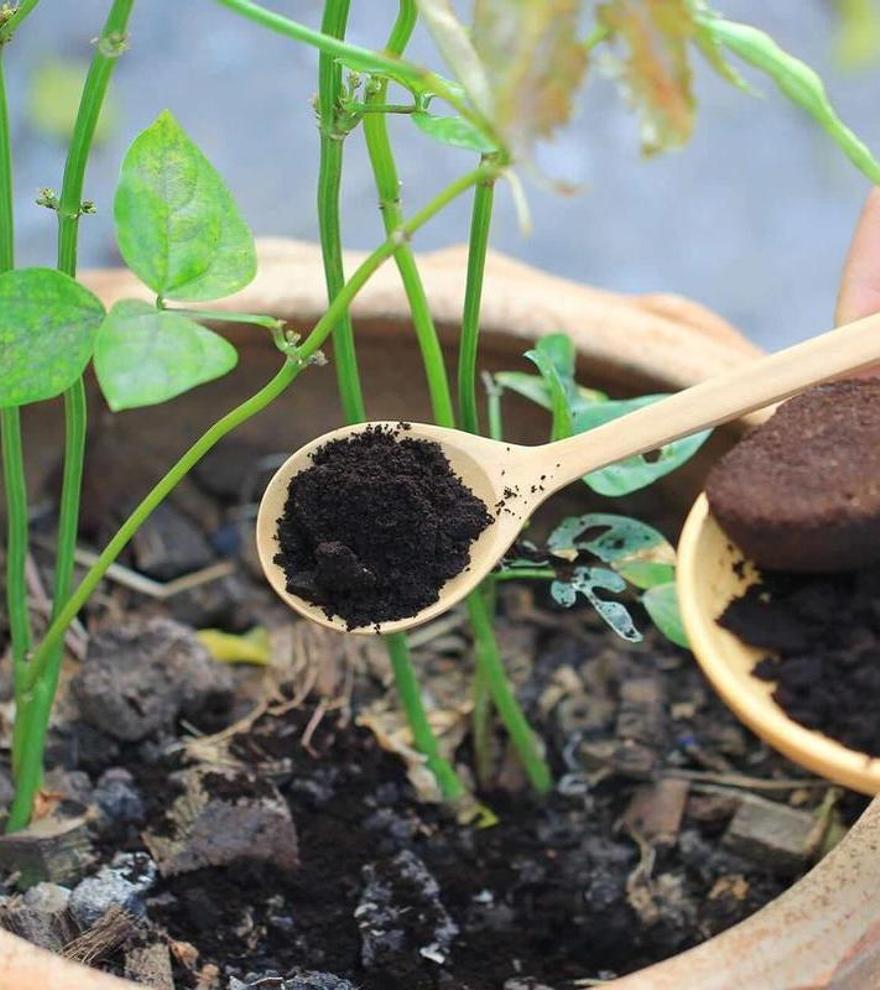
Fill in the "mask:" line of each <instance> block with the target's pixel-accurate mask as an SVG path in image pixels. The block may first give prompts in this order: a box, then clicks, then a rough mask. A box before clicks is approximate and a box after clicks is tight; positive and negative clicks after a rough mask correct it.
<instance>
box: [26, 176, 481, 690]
mask: <svg viewBox="0 0 880 990" xmlns="http://www.w3.org/2000/svg"><path fill="white" fill-rule="evenodd" d="M485 175H486V167H484V166H481V167H480V168H478V169H474V171H472V172H468V173H467V174H466V175H463V176H461V177H460V178H458V179H456V180H455V181H454V182H452V183H451V184H450V185H448V186H447V187H446V188H445V189H444V190H443V191H442V192H441V193H439V194H438V195H437V196H435V197H434V199H433V200H431V202H430V203H428V205H427V206H425V207H423V208H422V209H421V210H420V211H419V212H418V213H416V214H415V215H414V216H413V217H411V218H410V219H409V220H407V221H406V223H404V224H403V226H402V227H401V228H400V229H399V230H396V231H394V233H393V234H392V235H391V236H390V237H389V238H388V239H387V240H386V241H385V242H384V243H383V244H381V245H380V246H379V247H378V248H376V250H375V251H373V252H372V254H370V255H369V256H368V257H367V258H366V259H365V260H364V261H363V262H362V263H361V265H360V266H359V267H358V269H357V270H356V271H355V272H354V274H353V275H352V277H351V278H350V279H349V280H348V282H346V284H345V288H344V289H343V290H342V292H340V293H339V295H338V296H337V297H336V298H335V299H334V300H333V302H332V303H331V305H330V307H329V308H328V310H327V312H326V313H325V314H324V315H323V316H322V317H321V319H320V320H318V322H317V323H316V324H315V327H314V329H313V330H312V332H311V333H310V334H309V336H308V337H307V338H306V340H305V341H304V342H303V344H302V346H301V347H300V348H299V350H298V352H297V360H293V359H291V360H288V361H287V362H285V364H284V366H283V367H282V369H281V370H280V371H279V372H278V374H277V375H275V377H274V378H273V379H272V380H271V381H270V382H269V383H268V384H267V385H266V386H264V387H263V388H262V389H261V390H260V391H259V392H257V393H256V394H255V395H252V396H251V397H250V398H249V399H247V400H246V401H245V402H243V403H242V404H241V405H239V406H236V408H235V409H233V410H232V411H231V412H229V413H227V414H226V415H225V416H224V417H223V418H222V419H220V420H218V421H217V422H216V423H215V424H214V425H213V426H212V427H210V429H208V430H207V431H206V432H205V433H204V434H202V436H201V437H200V438H199V439H198V440H197V441H196V442H195V443H194V444H193V445H192V446H191V447H190V448H189V450H187V451H186V453H185V454H183V456H182V457H181V458H180V460H178V461H177V463H176V464H175V465H174V466H173V467H172V468H171V470H170V471H168V473H167V474H166V475H165V476H164V477H163V478H162V479H161V481H159V482H158V483H157V484H156V485H155V486H154V487H153V488H152V490H151V491H150V492H149V494H147V496H146V497H145V498H144V499H143V500H142V501H141V503H140V504H139V505H138V506H137V508H136V509H135V510H134V512H132V514H131V515H130V516H129V517H128V519H127V520H126V521H125V522H124V523H123V524H122V527H121V528H120V530H119V531H118V532H117V534H116V535H115V536H114V537H113V539H112V540H111V541H110V543H108V545H107V547H106V548H105V549H104V551H103V553H102V554H101V555H100V556H99V558H98V560H97V561H96V562H95V563H94V564H93V565H92V567H91V568H90V569H89V570H88V572H87V573H86V575H85V577H84V578H83V580H82V581H81V582H80V584H79V586H78V587H77V588H76V590H75V591H74V592H73V594H72V595H71V596H70V598H69V599H68V600H67V602H66V604H65V605H64V607H63V608H62V610H61V612H60V613H59V614H58V616H57V617H56V618H55V619H54V620H53V621H52V624H51V625H50V626H49V629H48V630H47V631H46V634H45V636H44V637H43V640H42V642H41V643H40V645H39V647H38V648H37V649H36V651H35V652H34V654H33V658H32V660H31V663H30V665H29V666H28V684H27V687H28V688H32V687H33V685H34V684H35V683H36V682H37V681H39V680H40V678H41V676H42V675H43V673H44V670H45V665H46V662H47V659H48V657H49V656H50V654H51V651H52V650H53V649H54V648H55V647H56V646H57V645H58V643H59V642H60V641H61V638H62V637H63V636H64V633H65V631H66V629H67V627H68V626H69V625H70V623H71V622H72V621H73V619H74V618H75V616H76V614H77V612H78V611H79V610H80V609H81V608H82V607H83V605H85V603H86V601H88V598H89V596H90V595H91V593H92V592H93V591H94V590H95V588H96V587H97V586H98V584H99V582H100V581H101V579H102V578H103V576H104V574H105V573H106V572H107V568H108V567H109V566H110V565H111V564H112V563H113V561H114V560H115V559H116V557H117V556H118V555H119V553H120V552H121V551H122V550H123V549H124V547H125V546H126V544H127V543H128V541H129V540H130V539H131V537H132V536H133V535H134V533H135V532H136V531H137V529H138V527H139V526H140V525H141V524H142V523H143V521H144V520H145V519H146V518H147V517H148V516H149V515H150V513H151V512H152V511H153V510H154V509H155V508H156V506H158V505H159V503H160V502H162V500H163V499H164V498H165V497H166V496H167V495H168V494H169V493H170V492H171V491H172V490H173V489H174V487H175V486H176V485H177V484H178V483H179V482H180V481H181V479H182V478H183V477H184V476H185V475H186V474H187V472H188V471H189V470H190V469H191V468H192V467H193V465H195V464H197V463H198V461H199V460H201V458H202V457H204V456H205V454H207V453H208V451H209V450H211V448H212V447H213V446H214V445H215V444H216V443H217V442H218V441H219V440H221V439H222V438H223V437H224V436H226V434H227V433H229V432H230V431H232V430H234V429H235V427H236V426H238V425H239V424H241V423H243V422H245V420H247V419H250V417H251V416H253V415H255V414H256V413H258V412H260V410H262V409H264V408H265V407H266V406H267V405H268V404H269V403H270V402H272V401H273V399H275V398H277V396H278V395H280V394H281V393H282V392H283V391H284V389H285V388H287V386H288V385H289V384H290V383H291V382H292V381H293V379H294V378H295V377H296V376H297V374H298V373H299V370H300V369H301V368H302V367H303V366H304V365H305V364H306V363H308V361H309V360H310V359H311V358H312V357H314V355H315V354H316V353H317V352H318V351H319V350H320V349H321V347H322V346H323V344H324V342H325V341H326V340H327V338H328V336H329V335H330V333H331V331H332V329H333V327H334V326H335V324H336V322H337V321H338V319H339V314H340V313H342V312H344V310H345V309H346V307H348V306H349V305H350V304H351V301H352V300H353V299H354V298H355V296H356V295H357V294H358V292H360V290H361V289H362V288H363V287H364V285H366V283H367V282H368V281H369V280H370V278H371V277H372V275H373V274H374V272H375V271H376V270H377V269H378V268H379V267H381V265H382V264H383V263H384V262H385V261H387V260H388V259H389V258H390V257H391V256H392V255H393V254H394V251H395V249H396V248H397V247H398V245H399V243H400V240H401V239H402V238H407V237H409V236H411V235H412V234H414V233H415V232H416V231H417V230H419V228H421V227H422V226H424V225H425V224H426V223H427V222H428V221H429V220H431V219H432V218H433V217H434V216H436V215H437V213H439V212H440V211H441V210H443V209H444V208H445V207H446V206H447V205H448V204H449V203H451V202H452V201H453V200H454V199H455V198H456V197H457V196H460V195H461V194H462V193H463V192H466V191H467V190H468V189H470V188H471V187H472V186H474V185H475V184H476V183H477V182H479V181H480V180H481V179H482V178H483V177H484V176H485Z"/></svg>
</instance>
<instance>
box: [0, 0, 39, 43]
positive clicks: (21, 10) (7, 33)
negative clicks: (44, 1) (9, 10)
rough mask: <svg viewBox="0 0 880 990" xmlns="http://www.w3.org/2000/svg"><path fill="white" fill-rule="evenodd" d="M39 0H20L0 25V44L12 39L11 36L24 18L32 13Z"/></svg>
mask: <svg viewBox="0 0 880 990" xmlns="http://www.w3.org/2000/svg"><path fill="white" fill-rule="evenodd" d="M39 2H40V0H21V3H19V5H18V6H17V7H16V8H15V11H14V13H13V14H12V16H11V17H9V18H8V19H7V20H6V21H5V22H4V23H3V25H2V26H0V45H5V44H6V43H7V42H9V41H11V40H12V36H13V35H14V34H15V32H16V31H17V30H18V29H19V28H20V27H21V25H22V24H23V23H24V21H25V18H26V17H28V15H29V14H32V13H33V11H34V8H35V7H36V6H37V4H38V3H39Z"/></svg>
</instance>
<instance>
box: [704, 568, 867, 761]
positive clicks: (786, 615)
mask: <svg viewBox="0 0 880 990" xmlns="http://www.w3.org/2000/svg"><path fill="white" fill-rule="evenodd" d="M720 622H721V625H723V626H724V627H725V628H726V629H729V630H730V631H731V632H733V633H735V634H736V635H737V636H739V637H740V639H742V640H744V641H745V642H747V643H750V644H751V645H752V646H758V647H762V648H766V649H768V650H773V651H775V652H776V653H777V656H774V657H767V658H765V659H764V660H761V661H760V662H759V663H758V664H757V666H756V667H755V670H754V674H755V676H756V677H760V678H761V679H762V680H766V681H774V682H775V683H776V688H775V690H774V692H773V697H774V698H775V699H776V701H777V702H778V703H779V705H780V706H781V707H782V708H783V709H785V711H786V712H787V713H788V714H789V715H790V716H791V717H792V718H793V719H794V720H795V721H797V722H800V723H801V725H805V726H806V727H807V728H808V729H816V730H818V731H819V732H823V733H825V735H827V736H830V737H831V738H832V739H837V740H838V741H839V742H842V743H843V744H844V745H846V746H849V747H850V748H851V749H856V750H862V751H864V752H866V753H869V754H871V755H872V756H880V718H878V716H877V713H878V710H880V568H876V567H875V568H872V569H869V570H862V571H858V572H853V573H850V574H834V575H827V576H822V577H817V576H812V577H811V576H808V575H792V574H780V573H773V572H769V571H768V572H766V573H765V574H763V576H762V578H761V581H760V582H759V583H757V584H754V585H752V586H751V587H750V588H749V589H748V590H747V591H746V593H745V594H744V595H743V596H742V597H741V598H739V599H737V600H736V601H734V602H732V603H731V604H730V605H729V606H728V608H727V610H726V611H725V613H724V615H723V616H722V618H721V620H720Z"/></svg>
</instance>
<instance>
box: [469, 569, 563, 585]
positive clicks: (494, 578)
mask: <svg viewBox="0 0 880 990" xmlns="http://www.w3.org/2000/svg"><path fill="white" fill-rule="evenodd" d="M558 577H559V575H558V574H557V573H556V571H554V570H553V569H552V568H551V567H517V568H515V569H514V570H510V571H493V572H492V573H491V574H490V575H489V576H488V577H487V578H486V580H487V581H491V582H492V583H493V584H498V583H499V582H500V581H555V580H556V579H557V578H558Z"/></svg>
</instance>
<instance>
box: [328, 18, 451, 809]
mask: <svg viewBox="0 0 880 990" xmlns="http://www.w3.org/2000/svg"><path fill="white" fill-rule="evenodd" d="M415 22H416V8H415V4H414V3H413V0H401V3H400V8H399V13H398V16H397V20H396V21H395V23H394V27H393V28H392V30H391V36H390V38H389V42H388V46H387V50H388V51H389V52H390V53H391V54H393V55H395V56H399V55H400V54H401V53H402V52H403V50H404V48H406V45H407V42H408V41H409V38H410V35H411V34H412V30H413V28H414V27H415ZM387 90H388V86H387V83H383V84H381V85H380V86H379V87H376V88H375V90H374V91H371V92H370V93H369V95H368V96H367V106H368V107H369V108H370V109H371V110H372V109H376V108H378V107H380V106H383V105H384V104H385V99H386V98H387ZM364 135H365V138H366V142H367V148H368V151H369V155H370V161H371V163H372V165H373V172H374V175H375V180H376V185H377V188H378V190H379V199H380V208H381V210H382V218H383V222H384V225H385V231H386V233H387V234H389V235H390V234H391V233H392V231H394V230H396V229H397V228H398V227H400V226H401V224H402V222H403V213H402V211H401V209H400V203H399V197H398V188H399V183H398V179H397V171H396V169H395V167H394V159H393V157H392V154H391V145H390V142H389V140H388V131H387V125H386V122H385V117H384V115H383V114H382V113H368V115H367V116H366V117H365V119H364ZM322 147H323V145H322ZM394 260H395V262H396V264H397V267H398V270H399V271H400V275H401V279H402V280H403V285H404V288H405V290H406V295H407V299H408V300H409V305H410V310H411V312H412V317H413V325H414V326H415V329H416V336H417V339H418V341H419V346H420V348H421V350H422V356H423V359H424V362H425V367H426V368H429V369H430V370H429V371H428V386H429V389H430V393H431V401H432V404H433V406H434V411H435V415H438V416H440V417H448V420H447V422H446V425H450V426H451V425H454V424H453V423H452V418H451V417H452V405H451V403H449V389H448V387H445V368H444V366H443V355H442V352H441V351H440V346H439V343H438V342H437V335H436V332H435V330H434V324H433V321H432V319H431V313H430V310H429V308H428V303H427V298H426V297H425V293H424V290H423V288H422V284H421V279H420V278H419V273H418V269H417V268H416V264H415V259H414V256H413V252H412V249H411V248H410V246H409V244H408V243H407V242H406V241H402V242H401V243H400V244H399V246H398V247H397V249H396V250H395V252H394ZM339 265H340V269H341V253H340V260H339ZM438 367H439V376H438V370H437V369H438ZM340 370H341V369H340ZM344 384H345V383H344V381H343V379H342V378H340V387H343V386H344ZM385 646H386V649H387V650H388V656H389V658H390V660H391V667H392V670H393V671H394V680H395V684H396V686H397V692H398V694H399V695H400V702H401V705H402V706H403V709H404V712H405V713H406V717H407V721H408V723H409V727H410V731H411V732H412V734H413V741H414V742H415V745H416V748H417V749H418V750H419V752H420V753H422V754H424V756H425V760H426V763H427V766H428V768H429V769H430V770H431V771H432V773H433V774H434V778H435V779H436V781H437V785H438V787H439V788H440V793H441V794H442V795H443V798H444V800H447V801H454V800H457V799H458V798H460V797H462V796H463V795H464V794H465V792H466V789H465V787H464V784H462V782H461V781H460V780H459V778H458V775H457V774H456V772H455V769H454V767H453V766H452V764H451V763H449V762H448V761H447V760H446V759H445V758H444V757H443V756H442V755H441V754H440V750H439V747H438V745H437V739H436V737H435V736H434V732H433V729H432V728H431V724H430V722H429V721H428V718H427V715H426V714H425V710H424V707H423V705H422V699H421V693H420V691H419V687H418V680H417V678H416V675H415V670H414V669H413V664H412V656H411V654H410V649H409V645H408V644H407V641H406V636H405V635H404V634H403V633H394V634H392V635H390V636H386V637H385Z"/></svg>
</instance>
